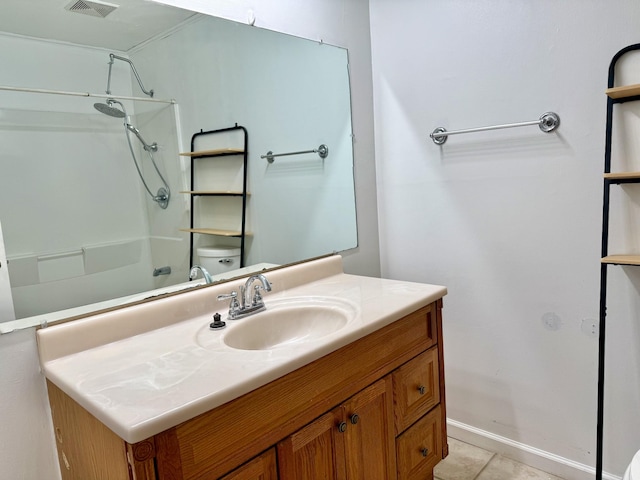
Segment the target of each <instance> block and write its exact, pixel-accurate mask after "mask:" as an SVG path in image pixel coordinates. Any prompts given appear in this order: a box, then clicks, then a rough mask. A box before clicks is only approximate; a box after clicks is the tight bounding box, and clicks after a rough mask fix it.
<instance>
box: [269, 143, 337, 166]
mask: <svg viewBox="0 0 640 480" xmlns="http://www.w3.org/2000/svg"><path fill="white" fill-rule="evenodd" d="M304 153H317V154H318V155H320V158H327V155H329V147H327V146H326V145H325V144H324V143H323V144H322V145H320V146H319V147H318V148H314V149H313V150H303V151H301V152H289V153H273V152H272V151H271V150H269V151H268V152H267V154H266V155H260V158H266V159H267V162H269V163H273V159H274V158H276V157H285V156H287V155H302V154H304Z"/></svg>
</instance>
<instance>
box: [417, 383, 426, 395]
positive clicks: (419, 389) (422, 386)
mask: <svg viewBox="0 0 640 480" xmlns="http://www.w3.org/2000/svg"><path fill="white" fill-rule="evenodd" d="M425 390H426V389H425V388H424V385H420V386H419V387H418V391H419V392H420V395H424V392H425Z"/></svg>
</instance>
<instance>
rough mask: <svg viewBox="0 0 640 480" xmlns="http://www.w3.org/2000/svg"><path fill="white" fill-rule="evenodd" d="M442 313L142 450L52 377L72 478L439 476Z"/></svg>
mask: <svg viewBox="0 0 640 480" xmlns="http://www.w3.org/2000/svg"><path fill="white" fill-rule="evenodd" d="M441 308H442V301H441V300H438V301H436V302H434V303H432V304H430V305H428V306H426V307H424V308H421V309H419V310H417V311H415V312H413V313H411V314H409V315H407V316H405V317H403V318H401V319H400V320H398V321H396V322H394V323H392V324H390V325H388V326H386V327H384V328H382V329H380V330H378V331H376V332H373V333H371V334H369V335H367V336H365V337H363V338H361V339H359V340H356V341H354V342H352V343H350V344H349V345H346V346H345V347H343V348H340V349H339V350H337V351H335V352H332V353H330V354H328V355H326V356H324V357H322V358H319V359H318V360H315V361H313V362H311V363H309V364H307V365H305V366H303V367H301V368H299V369H297V370H295V371H293V372H291V373H289V374H287V375H285V376H283V377H281V378H279V379H277V380H274V381H273V382H271V383H269V384H267V385H265V386H263V387H260V388H258V389H256V390H254V391H252V392H249V393H247V394H246V395H243V396H241V397H239V398H237V399H235V400H233V401H231V402H228V403H226V404H224V405H221V406H219V407H217V408H215V409H213V410H211V411H209V412H207V413H204V414H202V415H200V416H198V417H195V418H193V419H191V420H189V421H187V422H184V423H182V424H180V425H177V426H175V427H173V428H170V429H168V430H166V431H164V432H161V433H159V434H157V435H155V436H153V437H151V438H148V439H146V440H144V441H142V442H138V443H135V444H129V443H126V442H125V441H123V440H122V439H120V438H118V437H117V436H116V435H115V434H114V433H113V432H111V431H110V430H109V429H108V428H107V427H105V426H104V425H103V424H102V423H100V422H99V421H98V420H96V419H95V418H94V417H93V416H91V415H90V414H88V413H87V412H86V411H85V410H84V409H83V408H82V407H80V406H79V405H78V404H77V403H75V402H74V401H73V400H72V399H70V398H69V397H68V396H66V394H64V393H63V392H62V391H60V390H59V389H58V388H57V387H56V386H55V385H53V384H51V383H50V382H48V385H49V391H50V402H51V406H52V416H53V422H54V428H55V431H56V437H57V438H59V442H58V454H59V458H60V465H61V471H62V477H63V480H90V479H109V480H111V479H117V480H120V479H121V478H122V479H125V480H126V479H127V478H128V479H129V480H204V479H206V480H214V479H221V480H259V479H261V480H272V479H275V478H279V479H282V480H290V479H295V480H304V479H337V480H342V479H344V480H347V479H348V480H356V479H358V480H376V479H380V480H388V479H393V478H398V479H399V480H404V479H410V480H413V479H416V480H417V479H420V480H430V479H431V478H432V470H433V467H434V466H435V464H436V463H437V462H438V461H440V459H442V458H444V457H445V456H446V455H447V453H448V450H447V436H446V411H445V402H444V400H445V397H444V375H443V356H442V343H441V339H442V322H441ZM341 430H342V431H341ZM96 439H98V440H99V442H100V445H99V446H96V445H95V441H96ZM102 451H105V452H111V453H110V454H109V455H108V456H103V455H102V454H101V452H102ZM68 452H71V453H72V455H71V454H70V453H68ZM118 452H120V453H118ZM88 468H89V469H88ZM87 472H90V473H87ZM110 472H113V474H111V473H110ZM116 472H117V473H116Z"/></svg>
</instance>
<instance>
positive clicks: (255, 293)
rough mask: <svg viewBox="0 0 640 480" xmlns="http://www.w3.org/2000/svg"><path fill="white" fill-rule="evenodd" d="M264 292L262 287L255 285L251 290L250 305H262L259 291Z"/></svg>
mask: <svg viewBox="0 0 640 480" xmlns="http://www.w3.org/2000/svg"><path fill="white" fill-rule="evenodd" d="M261 289H262V290H265V289H264V288H263V287H262V285H256V286H255V287H254V289H253V300H252V303H251V304H252V305H260V304H261V303H263V301H262V295H261V294H260V290H261Z"/></svg>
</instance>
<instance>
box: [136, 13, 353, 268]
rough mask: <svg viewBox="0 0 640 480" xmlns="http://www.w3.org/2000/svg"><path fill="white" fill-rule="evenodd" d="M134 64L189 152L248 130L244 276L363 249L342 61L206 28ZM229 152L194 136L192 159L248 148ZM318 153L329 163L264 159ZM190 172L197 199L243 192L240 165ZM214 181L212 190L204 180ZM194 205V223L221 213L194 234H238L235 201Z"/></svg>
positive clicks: (202, 241) (220, 162)
mask: <svg viewBox="0 0 640 480" xmlns="http://www.w3.org/2000/svg"><path fill="white" fill-rule="evenodd" d="M131 58H132V59H133V60H134V61H135V63H136V65H137V66H138V68H139V70H140V71H141V73H142V74H144V76H145V77H147V78H154V79H156V80H155V83H154V90H155V92H156V94H157V95H158V96H159V97H171V98H175V99H176V100H177V102H178V104H179V108H180V118H181V127H182V135H183V138H182V142H183V145H189V144H190V142H191V137H192V135H193V134H194V133H196V132H200V131H201V130H205V131H209V130H215V129H221V128H228V127H231V126H233V125H234V124H235V123H237V124H239V125H242V126H244V127H245V128H246V129H247V132H248V140H249V143H248V152H249V156H248V175H249V178H248V190H249V192H250V196H249V201H248V209H247V210H248V212H247V214H248V222H247V231H249V232H251V235H250V236H249V237H248V241H247V247H248V248H247V250H246V252H247V255H246V257H245V258H246V264H247V265H251V264H255V263H260V262H268V263H276V264H284V263H290V262H292V261H299V260H302V259H305V258H311V257H316V256H318V255H322V254H325V253H327V252H330V251H332V250H339V251H342V250H347V249H350V248H353V247H354V246H355V245H356V232H355V222H356V218H355V208H354V207H349V206H350V205H354V202H355V199H354V192H353V188H354V185H353V165H352V160H351V159H352V142H351V115H350V99H349V88H348V86H349V78H348V70H347V66H348V64H347V52H346V50H344V49H340V48H336V47H330V46H327V45H319V44H318V43H317V42H313V41H307V40H302V39H300V38H295V37H292V36H290V35H283V34H280V33H275V32H271V31H267V30H262V29H257V28H252V27H250V26H246V25H239V24H238V23H236V22H229V21H227V20H221V19H216V18H211V17H200V18H199V19H198V20H196V21H193V22H190V23H189V24H187V25H186V26H184V27H182V28H181V29H179V30H177V31H176V32H174V33H172V34H171V35H168V36H165V37H163V38H161V39H158V40H156V41H153V42H150V43H148V44H146V45H144V47H143V48H141V49H139V50H137V51H136V52H135V53H133V54H132V55H131ZM159 58H169V59H170V61H168V62H158V59H159ZM185 72H186V74H185ZM147 130H148V129H145V131H147ZM160 138H162V137H160ZM228 142H229V140H227V139H226V137H225V136H221V135H217V136H198V137H197V138H196V144H195V148H196V149H202V150H205V149H208V148H215V147H216V146H217V147H218V148H220V147H229V146H240V147H241V146H242V141H239V142H236V143H231V144H230V143H228ZM320 144H326V145H328V146H329V156H328V157H327V159H325V160H322V159H321V158H320V157H319V156H318V155H315V154H308V155H304V156H295V157H281V158H277V159H276V161H275V162H274V163H273V164H269V163H268V162H267V161H266V160H264V159H261V158H260V156H261V155H264V154H266V153H267V151H270V150H272V151H275V152H276V153H278V152H282V153H284V152H287V151H299V150H309V149H313V148H317V147H318V146H319V145H320ZM186 149H187V150H188V147H187V148H186ZM186 163H187V168H189V167H190V165H189V164H190V163H193V164H194V168H196V172H197V174H196V181H197V185H196V186H197V187H198V185H199V187H198V188H200V189H209V190H210V189H212V188H213V187H214V186H217V188H218V189H222V190H225V189H231V190H238V191H241V190H242V176H241V175H240V174H239V172H241V171H242V158H241V157H239V156H238V157H235V158H226V159H200V160H186ZM207 176H208V177H212V178H209V179H208V180H203V178H206V177H207ZM187 189H188V188H187ZM175 198H176V201H178V202H179V201H180V198H179V196H176V197H175ZM195 203H196V205H199V206H196V217H198V216H199V214H201V213H202V212H206V211H209V212H212V211H213V212H214V214H213V215H210V217H209V218H207V219H198V218H196V220H195V222H196V225H199V226H207V227H213V228H226V229H232V230H240V218H241V208H240V206H241V201H240V199H239V198H236V199H220V198H217V199H206V198H202V197H200V198H196V199H195ZM221 205H223V206H222V207H221ZM216 208H217V209H218V210H214V209H216ZM230 212H231V213H230ZM163 213H164V212H163ZM221 219H223V220H224V223H222V222H223V220H221ZM180 220H182V221H183V222H184V223H183V224H182V225H181V227H182V228H188V227H189V219H188V216H186V215H185V216H184V218H182V219H177V221H175V222H174V225H180ZM194 240H195V242H194V243H195V247H196V248H197V247H199V246H205V245H206V246H209V245H211V244H212V243H215V242H216V241H217V243H218V244H223V245H229V244H232V243H234V240H236V239H222V240H220V239H216V238H215V237H211V236H208V235H196V236H195V239H194ZM238 242H239V240H238V241H237V242H236V244H238V245H239V243H238ZM195 262H196V263H197V262H198V260H197V259H196V260H195Z"/></svg>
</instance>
